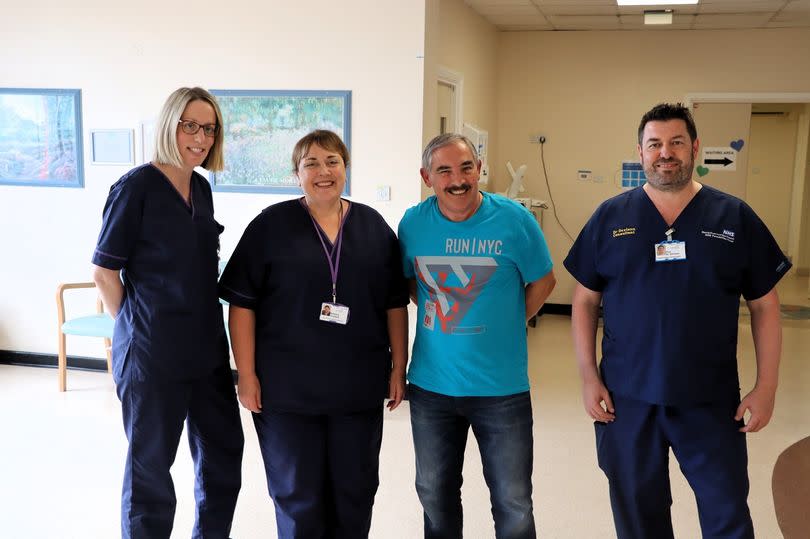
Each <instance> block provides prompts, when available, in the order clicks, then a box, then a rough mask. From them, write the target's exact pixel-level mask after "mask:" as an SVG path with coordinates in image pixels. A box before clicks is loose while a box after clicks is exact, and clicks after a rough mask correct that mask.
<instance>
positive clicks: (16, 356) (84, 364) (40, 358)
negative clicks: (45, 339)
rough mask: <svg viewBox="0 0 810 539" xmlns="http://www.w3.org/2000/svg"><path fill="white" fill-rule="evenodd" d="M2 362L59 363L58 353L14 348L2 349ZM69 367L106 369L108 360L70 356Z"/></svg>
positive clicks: (68, 359)
mask: <svg viewBox="0 0 810 539" xmlns="http://www.w3.org/2000/svg"><path fill="white" fill-rule="evenodd" d="M0 364H5V365H24V366H27V367H53V368H56V366H57V365H58V359H57V356H56V354H40V353H37V352H16V351H14V350H0ZM67 366H68V369H82V370H86V371H106V370H107V360H106V359H103V358H94V357H81V356H68V357H67Z"/></svg>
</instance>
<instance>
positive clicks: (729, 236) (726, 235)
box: [700, 228, 734, 243]
mask: <svg viewBox="0 0 810 539" xmlns="http://www.w3.org/2000/svg"><path fill="white" fill-rule="evenodd" d="M700 233H701V234H703V235H704V236H706V237H707V238H715V239H718V240H725V241H727V242H729V243H734V231H733V230H726V229H725V228H724V229H723V232H722V233H720V232H712V231H710V230H701V231H700Z"/></svg>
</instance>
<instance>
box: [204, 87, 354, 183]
mask: <svg viewBox="0 0 810 539" xmlns="http://www.w3.org/2000/svg"><path fill="white" fill-rule="evenodd" d="M211 93H212V94H214V95H215V96H216V97H217V101H218V102H219V106H220V108H221V109H222V117H223V122H224V124H225V125H224V128H225V131H224V135H225V145H224V148H225V170H223V171H221V172H216V173H212V174H211V175H210V178H211V184H212V187H213V189H214V191H242V192H254V193H289V194H296V193H301V189H300V188H299V187H298V180H297V179H296V178H295V175H294V174H293V172H292V163H291V159H292V151H293V147H294V146H295V143H296V142H298V140H299V139H300V138H301V137H303V136H304V135H306V134H307V133H309V132H310V131H312V130H314V129H329V130H330V131H334V132H335V133H337V134H338V135H339V136H340V138H341V139H343V142H344V143H345V144H346V147H348V148H349V149H350V150H351V124H350V122H351V91H348V90H347V91H337V90H331V91H314V90H300V91H298V90H293V91H280V90H212V91H211ZM348 174H349V172H348V171H347V178H346V190H345V193H346V194H349V183H350V178H349V176H348Z"/></svg>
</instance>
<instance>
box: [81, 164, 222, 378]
mask: <svg viewBox="0 0 810 539" xmlns="http://www.w3.org/2000/svg"><path fill="white" fill-rule="evenodd" d="M223 229H224V228H223V227H222V226H221V225H220V224H219V223H217V222H216V221H215V220H214V203H213V197H212V195H211V187H210V186H209V184H208V181H206V180H205V178H203V177H202V176H201V175H199V174H197V173H196V172H195V173H193V174H192V177H191V205H190V206H189V205H188V204H187V203H186V201H185V200H184V199H183V197H182V196H181V195H180V193H179V192H178V191H177V190H176V189H175V188H174V186H173V185H172V184H171V182H170V181H169V179H168V178H167V177H166V176H165V175H164V174H163V173H162V172H161V171H160V170H158V169H157V168H156V167H155V166H153V165H151V164H146V165H142V166H140V167H136V168H134V169H133V170H131V171H130V172H128V173H127V174H125V175H124V176H123V177H122V178H121V179H120V180H118V181H117V182H116V183H115V184H113V186H112V187H111V188H110V194H109V196H108V197H107V203H106V205H105V206H104V221H103V224H102V227H101V234H100V235H99V238H98V245H97V247H96V250H95V252H94V254H93V264H95V265H97V266H101V267H103V268H107V269H110V270H122V271H121V276H122V280H123V283H124V288H125V295H124V299H123V301H122V303H121V309H120V312H119V314H118V317H117V318H116V321H115V332H114V336H113V368H114V374H116V375H117V376H120V375H121V372H122V369H123V365H124V361H130V362H132V366H134V367H135V369H136V372H138V373H140V375H141V376H160V377H166V378H169V379H175V380H177V379H192V378H196V377H200V376H204V375H206V374H208V373H210V372H211V371H212V370H214V369H215V368H216V367H218V366H220V365H222V364H224V363H227V361H228V343H227V339H226V336H225V326H224V324H223V321H222V306H221V305H220V303H219V299H218V296H217V274H218V250H219V235H220V234H221V233H222V231H223Z"/></svg>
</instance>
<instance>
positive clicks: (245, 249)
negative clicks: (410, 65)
mask: <svg viewBox="0 0 810 539" xmlns="http://www.w3.org/2000/svg"><path fill="white" fill-rule="evenodd" d="M348 164H349V154H348V150H347V149H346V146H345V145H344V144H343V141H341V140H340V138H339V137H338V136H337V135H336V134H335V133H332V132H331V131H314V132H312V133H310V134H308V135H307V136H305V137H304V138H302V139H301V140H299V141H298V143H297V144H296V146H295V149H294V150H293V159H292V165H293V172H294V173H295V175H296V177H297V178H298V181H299V184H300V186H301V188H302V189H303V191H304V196H303V197H302V198H299V199H295V200H289V201H286V202H281V203H279V204H275V205H273V206H270V207H269V208H267V209H265V210H264V211H263V212H262V213H261V214H260V215H259V216H258V217H256V218H255V219H254V220H253V221H252V222H251V223H250V225H248V227H247V229H246V230H245V233H244V235H243V236H242V239H241V240H240V241H239V244H238V246H237V247H236V250H235V251H234V253H233V256H232V257H231V258H230V260H229V262H228V266H227V267H226V268H225V271H224V272H223V274H222V279H221V280H220V295H221V297H222V298H224V299H226V300H227V301H228V302H229V303H230V318H229V320H230V329H231V342H232V345H233V352H234V358H235V359H236V366H237V369H238V370H239V401H240V402H241V403H242V405H243V406H244V407H245V408H247V409H248V410H250V411H252V412H253V420H254V424H255V426H256V432H257V434H258V438H259V444H260V446H261V450H262V457H263V459H264V465H265V471H266V474H267V485H268V490H269V492H270V496H271V497H272V499H273V501H274V503H275V507H276V523H277V526H278V536H279V537H281V538H293V537H329V538H335V539H337V538H352V539H357V538H361V537H367V536H368V533H369V528H370V526H371V508H372V505H373V503H374V495H375V493H376V491H377V486H378V484H379V477H378V467H379V453H380V444H381V441H382V423H383V415H382V414H383V400H384V399H385V397H386V396H387V397H388V398H389V399H391V400H390V401H389V403H388V407H389V409H391V410H393V409H394V408H396V407H397V406H398V405H399V403H400V401H401V400H402V397H403V395H404V392H405V363H406V361H407V332H408V329H407V320H408V315H407V311H406V306H407V304H408V291H407V285H406V283H405V280H404V278H403V275H402V267H401V264H400V254H399V246H398V243H397V239H396V236H395V235H394V232H393V231H392V230H391V228H390V227H389V226H388V225H387V224H386V223H385V221H384V220H383V218H382V217H381V216H380V214H379V213H377V212H376V211H375V210H373V209H371V208H370V207H368V206H365V205H363V204H360V203H358V202H349V201H348V200H344V199H342V198H341V193H342V192H343V189H344V186H345V184H346V167H347V166H348Z"/></svg>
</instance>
